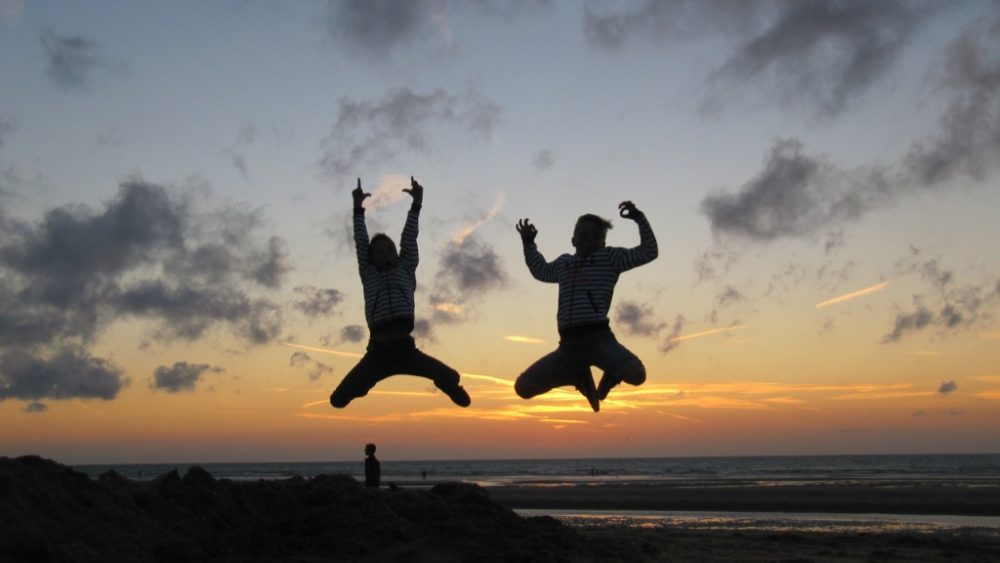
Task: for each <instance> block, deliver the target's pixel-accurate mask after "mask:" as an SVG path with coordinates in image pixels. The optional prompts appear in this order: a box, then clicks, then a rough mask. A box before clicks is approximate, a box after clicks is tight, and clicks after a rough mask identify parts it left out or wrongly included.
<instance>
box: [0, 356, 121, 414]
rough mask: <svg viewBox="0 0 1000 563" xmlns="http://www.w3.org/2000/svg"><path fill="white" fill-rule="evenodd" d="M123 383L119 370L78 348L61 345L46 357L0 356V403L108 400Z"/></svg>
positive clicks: (115, 394)
mask: <svg viewBox="0 0 1000 563" xmlns="http://www.w3.org/2000/svg"><path fill="white" fill-rule="evenodd" d="M127 384H128V380H127V379H126V378H125V377H124V376H123V375H122V371H121V369H120V368H118V367H117V366H115V365H114V364H112V363H111V362H109V361H108V360H104V359H101V358H95V357H93V356H91V355H90V354H89V353H88V352H87V351H86V350H85V349H83V348H82V347H80V346H69V345H67V346H63V347H60V348H58V349H57V350H55V351H54V352H53V353H52V354H51V355H48V356H43V355H34V354H31V353H29V352H26V351H24V350H21V349H17V348H12V349H8V350H6V351H4V353H3V355H2V356H0V400H3V399H23V400H30V401H36V402H37V401H38V400H40V399H73V398H80V399H105V400H110V399H114V398H115V397H116V396H117V395H118V393H119V391H121V390H122V389H123V388H124V387H125V386H126V385H127Z"/></svg>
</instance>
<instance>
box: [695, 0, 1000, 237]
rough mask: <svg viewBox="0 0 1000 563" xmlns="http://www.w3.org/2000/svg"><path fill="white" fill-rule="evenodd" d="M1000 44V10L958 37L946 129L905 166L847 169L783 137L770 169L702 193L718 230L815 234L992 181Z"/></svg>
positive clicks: (998, 157) (947, 74) (948, 75)
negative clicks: (957, 183) (962, 185)
mask: <svg viewBox="0 0 1000 563" xmlns="http://www.w3.org/2000/svg"><path fill="white" fill-rule="evenodd" d="M801 4H802V5H803V6H808V5H812V4H814V3H801ZM862 4H865V5H871V6H877V5H882V3H878V2H876V3H862ZM998 51H1000V18H998V19H997V21H996V22H995V24H994V25H992V26H989V27H987V28H986V29H980V28H976V29H974V30H972V31H969V32H967V33H965V34H964V35H963V36H962V37H961V38H960V39H958V40H957V41H956V42H955V43H954V44H953V46H952V47H951V49H950V51H949V53H948V61H947V64H946V65H945V71H944V73H943V85H944V91H945V92H946V95H947V96H948V99H949V102H948V107H947V109H946V110H945V112H944V113H943V114H942V116H941V117H940V119H939V131H938V133H937V134H936V135H934V136H932V137H931V138H930V140H928V141H925V142H919V143H914V144H913V145H911V147H910V148H909V150H908V151H907V153H906V156H905V157H904V158H903V159H902V160H901V161H900V163H899V164H898V165H897V166H894V167H888V166H870V167H867V168H857V169H845V168H843V167H839V166H836V165H835V164H833V163H830V162H827V161H825V160H824V159H822V158H818V157H812V156H808V155H806V154H804V152H803V150H802V145H801V143H800V142H798V141H796V140H794V139H789V140H781V141H778V142H776V144H775V145H774V146H773V147H772V148H771V150H770V153H769V154H768V156H767V158H766V159H765V163H764V169H763V170H762V171H761V172H760V173H759V174H757V176H756V177H754V178H753V179H751V180H750V181H749V182H747V183H746V184H744V185H743V186H742V187H741V188H740V189H739V190H738V191H737V192H736V193H716V194H710V195H708V196H707V197H705V198H704V199H703V200H702V203H701V210H702V212H703V213H705V215H706V216H707V217H708V219H709V222H710V224H711V227H712V231H713V232H714V233H715V234H717V235H731V236H734V237H739V238H743V239H748V240H755V241H764V242H766V241H771V240H774V239H777V238H792V237H815V236H816V234H817V233H818V232H819V231H820V229H825V228H828V227H830V226H836V225H837V224H839V223H841V222H843V221H849V220H856V219H859V218H861V217H863V216H864V215H866V214H867V213H869V212H871V211H873V210H875V209H879V208H883V207H887V206H889V205H891V204H893V203H895V201H896V200H898V199H900V198H902V197H906V196H911V195H913V194H916V193H920V192H922V191H926V190H932V189H939V188H941V187H943V186H945V185H946V184H947V183H948V182H951V181H954V180H957V179H970V180H973V181H976V182H984V181H987V180H988V179H989V178H990V175H991V174H992V173H994V172H995V171H996V169H997V167H998V165H997V163H998V162H1000V57H997V56H996V55H995V53H997V52H998ZM827 248H828V249H829V248H830V244H829V242H828V243H827Z"/></svg>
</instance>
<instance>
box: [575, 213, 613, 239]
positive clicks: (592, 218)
mask: <svg viewBox="0 0 1000 563" xmlns="http://www.w3.org/2000/svg"><path fill="white" fill-rule="evenodd" d="M581 221H584V222H587V223H590V224H592V225H596V226H597V227H598V228H600V229H601V230H602V231H604V233H605V234H607V232H608V229H613V228H614V227H613V226H612V225H611V221H608V220H607V219H605V218H604V217H601V216H600V215H594V214H593V213H586V214H584V215H580V218H579V219H577V220H576V222H577V223H579V222H581Z"/></svg>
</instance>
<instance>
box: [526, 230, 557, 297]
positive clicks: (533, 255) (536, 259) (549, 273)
mask: <svg viewBox="0 0 1000 563" xmlns="http://www.w3.org/2000/svg"><path fill="white" fill-rule="evenodd" d="M516 228H517V232H518V234H520V235H521V244H522V245H523V246H524V263H525V264H527V265H528V271H529V272H531V275H532V276H534V278H535V279H536V280H538V281H543V282H548V283H556V282H558V281H559V269H558V268H557V267H556V263H555V262H546V260H545V257H544V256H542V253H541V252H539V251H538V246H537V245H536V244H535V236H536V235H537V234H538V229H536V228H535V226H534V225H532V224H531V221H529V220H528V219H521V220H520V221H518V222H517V226H516Z"/></svg>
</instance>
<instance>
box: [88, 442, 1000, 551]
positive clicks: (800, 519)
mask: <svg viewBox="0 0 1000 563" xmlns="http://www.w3.org/2000/svg"><path fill="white" fill-rule="evenodd" d="M381 463H382V482H383V484H386V483H397V484H399V485H400V486H404V487H406V486H409V487H421V486H431V485H432V484H433V483H435V482H440V481H464V482H468V483H476V484H479V485H481V486H484V487H491V486H502V485H507V486H509V485H514V486H524V487H547V486H559V485H567V484H581V483H604V482H635V481H670V482H671V483H673V484H678V485H685V484H690V485H692V486H698V485H726V484H730V483H754V484H760V485H775V486H777V485H788V484H795V483H800V482H809V483H858V482H864V483H891V482H904V481H925V482H926V481H932V482H941V483H942V484H944V483H947V484H948V485H958V486H969V487H975V486H985V485H990V486H996V485H997V484H1000V454H957V455H944V454H936V455H840V456H765V457H692V458H620V459H611V458H599V459H501V460H451V461H441V460H429V461H393V460H381ZM192 465H198V466H200V467H202V468H204V469H205V470H207V471H208V472H209V473H211V474H212V475H213V476H215V477H216V478H219V479H223V478H224V479H232V480H257V479H286V478H290V477H294V476H301V477H307V478H308V477H313V476H316V475H319V474H324V473H325V474H345V475H351V476H353V477H354V478H356V479H358V480H359V481H363V480H364V464H363V459H362V457H361V456H359V458H358V459H357V460H356V461H331V462H286V463H274V462H268V463H198V464H191V463H161V464H116V465H80V466H76V469H78V470H80V471H83V472H84V473H86V474H88V475H90V476H91V477H97V476H99V475H101V474H102V473H104V472H106V471H109V470H114V471H115V472H117V473H119V474H121V475H123V476H125V477H128V478H130V479H140V480H142V479H154V478H156V477H157V476H159V475H163V474H164V473H167V472H169V471H171V470H177V471H179V472H181V473H182V474H183V473H184V472H186V471H187V469H188V468H189V467H191V466H192ZM518 512H519V513H521V514H522V515H524V516H536V515H541V514H545V515H549V516H553V517H555V518H557V519H559V520H561V521H563V522H564V523H566V524H569V525H586V526H629V527H642V528H656V527H669V528H673V529H677V528H689V529H724V530H764V531H771V532H786V531H801V532H810V531H812V532H815V531H822V532H845V531H848V532H850V531H863V532H866V533H880V532H906V533H916V534H921V533H933V532H939V531H948V530H950V531H954V530H960V531H961V532H963V533H966V532H968V533H972V534H988V535H990V536H1000V518H997V517H982V516H980V517H976V516H944V515H940V516H936V515H927V516H913V515H895V514H827V513H794V514H788V513H739V512H672V511H627V510H610V511H609V510H587V511H579V510H519V511H518Z"/></svg>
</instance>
